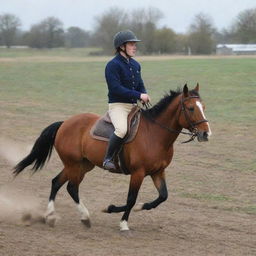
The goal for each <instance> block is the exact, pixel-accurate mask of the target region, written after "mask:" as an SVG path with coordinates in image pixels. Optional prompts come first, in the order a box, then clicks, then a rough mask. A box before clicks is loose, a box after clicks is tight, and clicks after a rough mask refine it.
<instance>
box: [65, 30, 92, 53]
mask: <svg viewBox="0 0 256 256" xmlns="http://www.w3.org/2000/svg"><path fill="white" fill-rule="evenodd" d="M89 40H90V33H89V32H86V31H85V30H83V29H81V28H79V27H70V28H68V29H67V32H66V33H65V45H66V46H67V47H71V48H77V47H86V46H88V45H89Z"/></svg>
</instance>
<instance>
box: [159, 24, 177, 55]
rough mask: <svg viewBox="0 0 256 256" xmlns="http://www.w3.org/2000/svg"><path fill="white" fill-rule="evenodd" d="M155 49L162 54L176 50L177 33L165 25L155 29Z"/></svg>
mask: <svg viewBox="0 0 256 256" xmlns="http://www.w3.org/2000/svg"><path fill="white" fill-rule="evenodd" d="M154 51H155V52H159V53H160V54H163V53H173V52H175V51H176V34H175V33H174V31H173V30H171V29H170V28H167V27H163V28H161V29H157V30H156V31H155V34H154Z"/></svg>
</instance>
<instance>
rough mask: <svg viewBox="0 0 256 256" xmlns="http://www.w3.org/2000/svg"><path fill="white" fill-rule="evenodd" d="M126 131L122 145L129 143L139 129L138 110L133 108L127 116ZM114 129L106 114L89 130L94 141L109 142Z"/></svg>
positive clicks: (136, 107)
mask: <svg viewBox="0 0 256 256" xmlns="http://www.w3.org/2000/svg"><path fill="white" fill-rule="evenodd" d="M127 122H128V129H127V134H126V136H125V137H124V143H129V142H131V141H132V140H133V139H134V137H135V135H136V133H137V131H138V127H139V123H140V108H139V107H138V106H134V107H133V108H132V110H131V112H130V114H129V115H128V120H127ZM114 130H115V128H114V126H113V124H112V122H111V119H110V116H109V113H108V112H106V114H105V115H104V116H102V117H101V118H100V119H99V120H98V121H97V122H96V123H95V124H94V125H93V127H92V128H91V130H90V135H91V136H92V137H93V138H94V139H96V140H102V141H109V138H110V136H111V135H112V134H113V132H114Z"/></svg>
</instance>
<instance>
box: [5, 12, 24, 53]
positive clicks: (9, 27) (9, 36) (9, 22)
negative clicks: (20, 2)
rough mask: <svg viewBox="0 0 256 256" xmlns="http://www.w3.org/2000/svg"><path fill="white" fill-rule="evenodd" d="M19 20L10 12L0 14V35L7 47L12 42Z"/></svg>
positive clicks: (19, 23)
mask: <svg viewBox="0 0 256 256" xmlns="http://www.w3.org/2000/svg"><path fill="white" fill-rule="evenodd" d="M20 25H21V22H20V20H19V18H18V17H16V16H15V15H12V14H3V15H0V36H1V39H2V42H3V44H4V45H6V46H7V47H8V48H10V47H11V45H12V44H13V42H14V39H15V34H16V32H17V29H18V27H19V26H20Z"/></svg>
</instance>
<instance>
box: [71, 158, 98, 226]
mask: <svg viewBox="0 0 256 256" xmlns="http://www.w3.org/2000/svg"><path fill="white" fill-rule="evenodd" d="M83 166H84V168H83V169H81V167H73V171H72V173H73V174H75V175H72V178H71V179H69V182H68V185H67V191H68V193H69V195H70V196H71V197H72V199H73V200H74V201H75V203H76V204H77V208H78V211H79V212H80V214H81V222H82V223H83V224H84V225H85V226H87V227H91V222H90V214H89V211H88V210H87V208H86V207H85V205H84V204H83V202H82V201H81V200H80V198H79V184H80V183H81V181H82V180H83V178H84V175H85V174H86V172H88V171H90V170H92V169H93V168H94V165H93V164H91V163H90V162H89V161H86V164H85V163H84V165H83Z"/></svg>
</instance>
